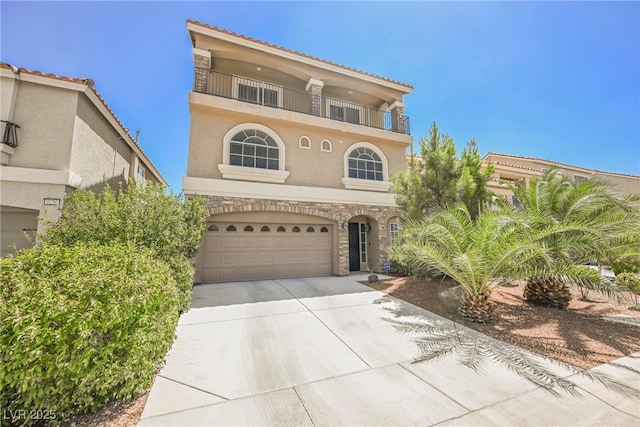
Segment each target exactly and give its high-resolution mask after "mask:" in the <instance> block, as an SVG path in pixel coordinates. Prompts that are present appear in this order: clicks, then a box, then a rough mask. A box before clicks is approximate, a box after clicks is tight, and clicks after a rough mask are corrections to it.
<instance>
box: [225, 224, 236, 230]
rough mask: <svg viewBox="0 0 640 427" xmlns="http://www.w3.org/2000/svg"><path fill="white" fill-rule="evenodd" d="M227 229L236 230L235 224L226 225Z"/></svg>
mask: <svg viewBox="0 0 640 427" xmlns="http://www.w3.org/2000/svg"><path fill="white" fill-rule="evenodd" d="M227 231H236V226H235V225H230V226H228V227H227Z"/></svg>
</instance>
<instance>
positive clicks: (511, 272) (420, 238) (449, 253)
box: [389, 205, 599, 323]
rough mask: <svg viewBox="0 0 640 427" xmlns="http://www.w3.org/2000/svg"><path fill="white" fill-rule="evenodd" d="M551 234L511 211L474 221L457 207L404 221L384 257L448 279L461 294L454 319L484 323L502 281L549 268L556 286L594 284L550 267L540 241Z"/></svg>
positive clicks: (593, 276)
mask: <svg viewBox="0 0 640 427" xmlns="http://www.w3.org/2000/svg"><path fill="white" fill-rule="evenodd" d="M557 231H558V230H557V229H556V228H555V227H549V228H545V229H543V230H541V231H539V230H536V229H532V228H531V227H530V226H529V223H528V221H527V217H526V216H523V215H521V214H520V213H518V212H516V211H514V210H512V211H509V212H507V211H499V212H495V211H494V212H487V211H485V212H482V213H481V214H480V215H479V216H478V217H477V218H476V221H475V222H474V221H473V220H472V218H471V215H470V214H469V211H468V210H467V208H466V207H465V206H464V205H461V206H460V207H456V208H448V209H440V210H438V211H436V213H434V214H433V215H431V216H430V217H428V218H426V219H424V220H421V221H412V222H411V221H410V222H407V223H406V224H405V226H404V228H403V231H402V233H401V235H400V241H399V243H398V244H397V245H394V246H393V247H391V248H390V249H389V255H390V259H391V260H392V261H394V262H397V263H399V264H401V265H405V266H407V267H408V268H409V270H410V271H412V272H413V273H414V274H416V275H418V276H420V275H434V274H441V275H446V276H449V277H451V278H452V279H453V280H455V281H456V282H457V283H459V284H460V286H461V287H462V288H463V289H464V291H465V297H464V299H463V300H462V302H461V304H460V307H459V312H460V314H461V315H462V316H463V317H465V318H468V319H470V320H472V321H475V322H480V323H485V322H487V321H488V320H490V318H491V311H492V304H491V300H490V294H491V291H492V290H493V289H494V288H495V287H497V286H500V285H501V284H502V283H504V281H505V280H514V279H521V278H525V277H531V276H538V275H541V274H543V273H545V272H548V271H550V270H549V267H550V266H551V265H553V266H554V268H555V269H556V270H555V271H556V275H555V278H556V279H557V280H558V281H560V282H564V283H567V282H570V281H578V282H580V283H585V284H589V285H592V284H593V283H594V282H597V281H598V280H599V275H598V273H597V272H596V271H594V270H592V269H590V268H588V267H584V266H582V267H580V266H578V267H576V266H573V265H568V264H567V263H561V262H556V260H555V258H554V257H553V256H552V255H553V253H552V252H550V250H549V248H548V247H546V246H545V245H543V244H541V243H540V242H542V241H544V239H545V238H546V237H548V235H549V234H550V233H553V232H557ZM558 236H559V237H558V238H561V237H562V235H561V234H558Z"/></svg>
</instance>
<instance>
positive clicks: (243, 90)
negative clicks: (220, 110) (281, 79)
mask: <svg viewBox="0 0 640 427" xmlns="http://www.w3.org/2000/svg"><path fill="white" fill-rule="evenodd" d="M233 98H235V99H239V100H240V101H246V102H251V103H253V104H260V105H266V106H267V107H277V108H282V87H280V86H276V85H272V84H269V83H265V82H261V81H257V80H252V79H246V78H244V77H238V76H233Z"/></svg>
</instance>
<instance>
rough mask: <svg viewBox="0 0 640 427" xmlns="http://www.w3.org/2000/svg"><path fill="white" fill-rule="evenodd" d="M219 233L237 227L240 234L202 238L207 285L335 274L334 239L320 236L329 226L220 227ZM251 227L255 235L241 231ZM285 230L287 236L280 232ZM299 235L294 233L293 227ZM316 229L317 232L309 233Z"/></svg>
mask: <svg viewBox="0 0 640 427" xmlns="http://www.w3.org/2000/svg"><path fill="white" fill-rule="evenodd" d="M217 225H218V228H219V230H226V229H227V227H228V226H229V225H234V226H235V227H236V229H237V230H238V231H237V232H225V231H221V232H207V233H205V236H204V238H203V247H202V252H203V257H202V262H203V266H202V280H203V281H205V282H220V281H236V280H258V279H271V278H286V277H302V276H320V275H330V274H331V273H332V248H331V245H332V237H331V234H330V233H329V232H326V233H320V230H321V228H322V227H326V228H327V230H331V227H330V226H327V225H309V224H304V225H300V224H288V223H284V224H269V225H268V227H269V230H270V231H260V230H261V229H262V227H263V226H264V225H265V224H257V223H253V224H251V223H239V222H238V223H233V224H231V223H225V224H217ZM248 226H251V227H253V229H254V230H256V231H254V232H250V231H242V230H244V229H245V227H247V229H249V227H248ZM280 226H284V227H285V229H286V231H285V232H277V231H276V230H277V229H278V227H280ZM296 226H297V227H299V229H300V230H301V231H300V232H297V233H294V232H292V230H293V228H294V227H296ZM308 227H313V229H314V232H307V231H306V230H307V228H308Z"/></svg>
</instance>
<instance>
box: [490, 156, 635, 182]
mask: <svg viewBox="0 0 640 427" xmlns="http://www.w3.org/2000/svg"><path fill="white" fill-rule="evenodd" d="M491 155H494V156H503V157H512V158H516V159H523V160H534V161H538V162H546V163H550V164H552V165H558V166H568V167H571V168H578V169H585V170H589V171H592V172H598V173H606V174H610V175H621V176H628V177H631V178H640V175H632V174H629V173H620V172H607V171H603V170H598V169H591V168H585V167H583V166H576V165H571V164H569V163H561V162H556V161H554V160H547V159H541V158H540V157H527V156H520V155H517V154H502V153H494V152H492V151H490V152H488V153H487V154H486V155H485V156H484V157H483V158H482V159H483V160H485V159H486V158H487V157H489V156H491ZM492 163H496V164H499V165H503V166H511V167H514V168H520V169H528V170H532V171H541V170H542V169H535V168H529V167H526V166H518V165H511V164H508V163H503V162H496V161H493V162H492Z"/></svg>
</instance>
